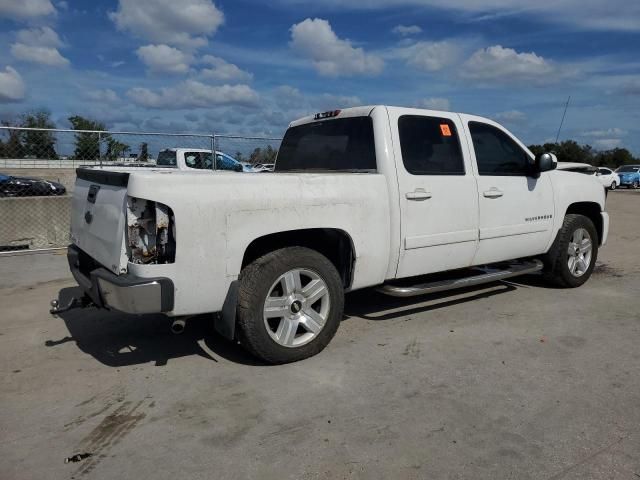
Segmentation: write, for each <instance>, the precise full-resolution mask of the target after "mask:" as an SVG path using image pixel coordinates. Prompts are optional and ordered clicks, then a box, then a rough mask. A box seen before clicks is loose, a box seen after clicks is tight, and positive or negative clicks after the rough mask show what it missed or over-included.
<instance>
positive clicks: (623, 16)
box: [280, 0, 640, 32]
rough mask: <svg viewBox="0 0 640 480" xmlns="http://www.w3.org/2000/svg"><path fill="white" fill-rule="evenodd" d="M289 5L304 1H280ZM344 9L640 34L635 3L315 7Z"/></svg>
mask: <svg viewBox="0 0 640 480" xmlns="http://www.w3.org/2000/svg"><path fill="white" fill-rule="evenodd" d="M280 2H281V3H285V4H288V5H291V4H298V3H300V0H280ZM322 5H324V6H329V7H332V8H341V9H391V8H394V7H396V8H402V7H427V8H433V9H438V10H442V9H446V10H449V11H454V12H459V13H460V14H462V15H461V16H460V17H459V18H460V20H464V19H467V20H477V21H487V22H488V21H491V20H493V19H495V18H496V17H497V16H501V17H505V16H511V15H514V16H515V15H519V16H522V17H529V18H530V17H536V18H537V19H538V20H543V21H549V22H553V23H556V24H564V25H572V26H575V27H578V28H581V29H588V30H591V29H593V30H614V31H615V30H618V31H636V32H637V31H639V30H640V21H638V19H639V18H640V2H637V1H633V0H631V1H630V0H608V1H606V2H605V1H602V0H562V1H549V0H547V1H538V2H531V1H530V0H483V1H478V0H450V1H448V2H446V3H445V2H442V1H441V0H316V1H315V2H314V6H315V7H316V8H320V6H322Z"/></svg>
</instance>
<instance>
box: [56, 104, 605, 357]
mask: <svg viewBox="0 0 640 480" xmlns="http://www.w3.org/2000/svg"><path fill="white" fill-rule="evenodd" d="M556 163H557V161H556V159H555V156H554V155H553V154H543V155H540V156H539V157H537V158H534V156H533V155H532V154H531V152H530V151H529V150H528V149H527V148H526V147H525V146H524V145H523V144H522V142H520V141H519V140H518V139H517V138H516V137H515V136H513V135H512V134H511V133H510V132H509V131H508V130H506V129H505V128H504V127H502V126H500V125H499V124H497V123H495V122H493V121H491V120H488V119H486V118H482V117H477V116H473V115H466V114H458V113H450V112H438V111H431V110H418V109H410V108H398V107H386V106H374V107H357V108H349V109H345V110H335V111H331V112H324V113H319V114H316V115H314V116H310V117H306V118H302V119H300V120H297V121H295V122H293V123H291V124H290V126H289V128H288V130H287V132H286V134H285V136H284V139H283V141H282V145H281V148H280V151H279V153H278V157H277V161H276V166H275V173H273V174H271V175H264V174H258V173H256V174H253V173H247V174H243V175H237V174H235V173H233V172H226V171H216V172H212V173H211V174H210V175H198V174H197V173H195V172H189V171H180V170H173V169H171V170H162V169H160V170H154V171H144V170H143V171H140V170H135V169H131V170H128V171H113V170H108V169H105V170H97V169H78V172H77V182H76V186H75V190H74V196H73V204H72V225H71V240H72V245H71V246H70V247H69V251H68V257H69V265H70V268H71V271H72V272H73V275H74V277H75V278H76V280H77V282H78V283H79V284H80V286H81V287H82V289H83V291H84V292H85V294H84V296H83V297H82V299H77V300H76V303H77V304H84V305H87V304H89V303H90V304H93V305H96V306H98V307H101V308H107V309H113V310H117V311H121V312H128V313H134V314H143V313H158V312H162V313H164V314H166V315H168V316H169V317H173V322H174V324H175V325H178V326H180V322H182V323H181V325H184V323H183V322H184V320H183V319H184V317H185V316H189V315H195V314H205V313H210V314H214V315H212V318H213V321H214V325H215V329H216V330H217V331H218V332H219V333H221V334H222V335H224V336H225V337H227V338H229V339H234V340H239V341H240V343H241V344H242V345H244V346H245V347H246V348H247V349H248V350H249V351H250V352H252V353H253V354H254V355H256V356H257V357H259V358H261V359H263V360H264V361H266V362H270V363H284V362H290V361H295V360H300V359H303V358H306V357H309V356H311V355H314V354H316V353H318V352H320V351H321V350H322V349H323V348H324V347H325V346H326V345H327V344H328V343H329V341H330V340H331V338H332V337H333V336H334V334H335V333H336V330H337V329H338V325H339V324H340V321H341V320H342V317H343V305H344V294H345V292H349V291H353V290H358V289H362V288H366V287H377V288H378V289H379V290H380V291H381V292H383V293H386V294H389V295H395V296H402V297H405V296H412V295H422V294H425V293H430V292H436V291H442V290H447V289H453V288H459V287H466V286H469V285H475V284H480V283H486V282H489V281H495V280H500V279H503V278H507V277H513V276H516V275H521V274H525V273H531V272H536V271H541V272H542V273H543V274H544V276H545V277H546V278H547V279H548V280H549V281H550V282H552V283H554V284H556V285H558V286H561V287H578V286H580V285H582V284H583V283H584V282H585V281H587V279H588V278H589V276H590V275H591V272H592V271H593V268H594V264H595V262H596V257H597V254H598V248H599V247H601V246H602V245H604V244H605V242H606V240H607V233H608V228H609V217H608V215H607V213H606V212H605V190H604V188H603V186H602V185H601V184H600V183H599V182H598V181H597V180H596V179H595V178H594V177H590V176H586V175H576V174H574V173H570V172H562V171H558V170H555V167H556ZM444 272H446V275H443V273H444ZM64 308H68V307H64ZM62 309H63V308H61V307H57V308H56V305H54V309H53V310H52V312H53V313H56V312H57V311H61V310H62Z"/></svg>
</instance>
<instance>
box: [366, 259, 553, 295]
mask: <svg viewBox="0 0 640 480" xmlns="http://www.w3.org/2000/svg"><path fill="white" fill-rule="evenodd" d="M542 267H543V264H542V262H541V261H540V260H531V261H526V262H518V263H515V262H514V263H511V264H508V265H507V266H506V267H504V268H498V267H491V266H487V267H481V268H480V267H478V268H474V270H480V271H482V272H484V273H482V274H480V275H471V276H469V277H463V278H456V279H453V280H439V281H435V282H429V283H422V284H418V285H409V286H404V287H401V286H396V285H390V284H385V285H382V286H380V287H378V288H377V290H378V291H379V292H380V293H384V294H385V295H391V296H392V297H415V296H417V295H425V294H427V293H436V292H444V291H447V290H455V289H457V288H466V287H473V286H475V285H482V284H484V283H491V282H496V281H499V280H504V279H506V278H511V277H517V276H519V275H526V274H528V273H535V272H539V271H540V270H542Z"/></svg>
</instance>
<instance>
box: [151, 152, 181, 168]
mask: <svg viewBox="0 0 640 480" xmlns="http://www.w3.org/2000/svg"><path fill="white" fill-rule="evenodd" d="M177 164H178V163H177V162H176V152H172V151H171V150H165V151H162V152H160V153H158V160H156V165H160V166H162V167H175V166H176V165H177Z"/></svg>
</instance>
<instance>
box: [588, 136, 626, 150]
mask: <svg viewBox="0 0 640 480" xmlns="http://www.w3.org/2000/svg"><path fill="white" fill-rule="evenodd" d="M593 144H594V146H595V147H596V148H598V149H602V150H611V149H613V148H616V147H619V146H620V145H622V140H621V139H619V138H599V139H598V140H596V141H595V142H593Z"/></svg>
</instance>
